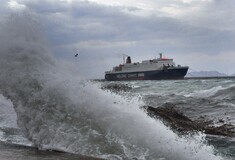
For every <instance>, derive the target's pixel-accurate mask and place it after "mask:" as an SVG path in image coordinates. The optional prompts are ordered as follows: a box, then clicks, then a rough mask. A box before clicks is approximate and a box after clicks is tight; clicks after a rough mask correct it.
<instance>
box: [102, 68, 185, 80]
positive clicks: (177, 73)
mask: <svg viewBox="0 0 235 160" xmlns="http://www.w3.org/2000/svg"><path fill="white" fill-rule="evenodd" d="M187 71H188V67H181V68H169V69H165V70H155V71H144V72H129V73H109V74H106V75H105V79H106V80H108V81H122V80H170V79H183V78H184V76H185V75H186V74H187Z"/></svg>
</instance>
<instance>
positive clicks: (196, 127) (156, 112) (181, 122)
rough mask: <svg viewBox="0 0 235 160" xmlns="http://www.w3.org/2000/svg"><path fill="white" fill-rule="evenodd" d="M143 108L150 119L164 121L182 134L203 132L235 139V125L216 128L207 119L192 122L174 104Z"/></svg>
mask: <svg viewBox="0 0 235 160" xmlns="http://www.w3.org/2000/svg"><path fill="white" fill-rule="evenodd" d="M143 108H144V110H145V111H146V112H147V114H148V115H149V116H150V117H153V118H158V119H160V120H162V121H163V123H165V124H166V125H167V126H169V127H171V128H172V129H173V130H174V131H176V132H177V133H180V134H188V133H190V132H191V133H192V132H198V131H201V132H204V133H206V134H211V135H220V136H229V137H235V126H234V125H232V124H222V125H220V126H214V123H213V121H212V120H207V119H206V118H205V117H200V118H198V119H196V120H192V119H190V118H188V117H187V116H185V115H184V114H183V113H182V112H180V111H179V110H178V109H177V107H176V106H174V105H173V104H165V105H164V106H162V107H158V108H154V107H151V106H144V107H143Z"/></svg>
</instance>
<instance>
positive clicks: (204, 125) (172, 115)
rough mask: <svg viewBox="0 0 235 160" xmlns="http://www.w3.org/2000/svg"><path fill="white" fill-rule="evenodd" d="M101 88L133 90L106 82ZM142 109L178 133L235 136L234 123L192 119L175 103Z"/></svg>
mask: <svg viewBox="0 0 235 160" xmlns="http://www.w3.org/2000/svg"><path fill="white" fill-rule="evenodd" d="M101 88H102V89H103V90H110V91H111V92H114V93H120V92H129V91H131V90H132V87H131V86H128V85H126V84H117V83H110V84H106V85H104V86H102V87H101ZM142 109H143V110H144V111H145V112H146V113H147V114H148V115H149V116H150V117H152V118H157V119H160V120H161V121H162V122H163V123H164V124H165V125H166V126H169V127H170V128H171V129H172V130H173V131H175V132H176V133H177V134H190V133H195V132H203V133H205V134H210V135H218V136H228V137H235V126H234V125H232V124H229V123H226V122H224V120H222V119H221V120H219V122H214V121H213V120H210V119H207V118H206V117H198V118H197V119H190V118H189V117H187V116H185V115H184V114H183V113H182V112H181V111H180V109H179V107H178V106H176V105H174V104H170V103H166V104H164V105H163V106H161V107H153V106H143V107H142ZM215 124H216V125H215Z"/></svg>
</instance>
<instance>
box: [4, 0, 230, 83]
mask: <svg viewBox="0 0 235 160" xmlns="http://www.w3.org/2000/svg"><path fill="white" fill-rule="evenodd" d="M25 8H28V9H30V10H32V11H33V12H34V13H36V14H37V15H38V16H37V17H39V20H38V21H39V22H40V24H41V26H42V28H43V29H44V32H45V34H46V37H47V38H48V42H49V44H50V47H51V49H52V50H53V52H54V54H55V55H56V56H57V57H59V58H65V59H68V60H71V61H73V62H74V63H76V64H77V66H78V68H81V70H82V71H83V73H84V74H86V76H87V77H89V78H103V76H104V71H105V70H110V69H111V68H112V67H113V66H114V65H118V64H119V63H121V62H122V54H128V55H130V56H132V59H133V61H141V60H145V59H152V58H155V57H158V53H159V52H163V53H164V55H165V56H166V57H170V58H174V60H175V61H176V63H177V64H181V65H189V66H190V68H191V69H193V70H198V71H199V70H217V71H220V72H224V73H227V74H232V73H235V69H234V64H235V52H234V51H235V45H234V44H235V13H234V12H235V1H233V0H223V1H221V0H135V1H134V0H118V1H114V0H18V1H13V0H11V1H5V2H4V3H3V5H1V6H0V13H1V17H0V20H1V21H2V19H3V18H5V17H7V16H8V14H9V13H11V12H12V11H14V12H17V11H19V10H23V9H25ZM75 53H79V56H78V57H77V58H75V57H74V54H75Z"/></svg>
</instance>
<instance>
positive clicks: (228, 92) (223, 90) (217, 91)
mask: <svg viewBox="0 0 235 160" xmlns="http://www.w3.org/2000/svg"><path fill="white" fill-rule="evenodd" d="M234 91H235V86H234V85H230V86H228V87H222V86H216V87H212V88H210V89H207V90H199V91H195V92H193V93H189V94H187V95H184V96H185V97H197V98H208V97H221V96H222V97H234V96H235V94H234V93H235V92H234Z"/></svg>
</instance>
